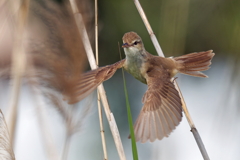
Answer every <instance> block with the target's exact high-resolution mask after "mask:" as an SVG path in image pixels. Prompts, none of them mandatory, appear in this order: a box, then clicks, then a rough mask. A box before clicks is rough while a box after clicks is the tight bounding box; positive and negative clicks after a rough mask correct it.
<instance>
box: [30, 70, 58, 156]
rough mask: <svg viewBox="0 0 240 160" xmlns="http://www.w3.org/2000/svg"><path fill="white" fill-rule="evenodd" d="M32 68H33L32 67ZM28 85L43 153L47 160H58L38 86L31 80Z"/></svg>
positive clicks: (36, 82)
mask: <svg viewBox="0 0 240 160" xmlns="http://www.w3.org/2000/svg"><path fill="white" fill-rule="evenodd" d="M32 68H34V66H32ZM29 80H30V81H29V84H30V87H31V91H32V92H33V95H35V96H34V102H36V107H35V108H36V114H37V119H38V123H39V126H40V130H41V134H42V139H43V141H42V142H43V144H45V147H44V148H45V151H46V152H47V156H48V159H49V160H59V159H60V157H59V154H58V152H57V148H56V145H55V143H54V141H53V137H52V134H51V132H50V126H49V123H48V122H49V120H48V117H47V114H46V109H45V106H46V104H45V103H44V100H43V97H42V96H43V94H42V92H41V91H40V88H41V86H40V84H39V82H38V81H37V80H35V81H34V83H33V81H31V78H29Z"/></svg>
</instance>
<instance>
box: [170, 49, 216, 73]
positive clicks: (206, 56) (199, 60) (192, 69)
mask: <svg viewBox="0 0 240 160" xmlns="http://www.w3.org/2000/svg"><path fill="white" fill-rule="evenodd" d="M214 55H215V53H213V50H209V51H205V52H197V53H190V54H186V55H183V56H179V57H175V58H173V59H174V60H175V61H176V62H177V70H178V72H180V73H182V74H187V75H191V76H196V77H208V76H207V75H205V74H203V73H202V72H200V71H205V70H208V69H209V68H210V67H209V66H210V65H211V60H212V58H213V56H214Z"/></svg>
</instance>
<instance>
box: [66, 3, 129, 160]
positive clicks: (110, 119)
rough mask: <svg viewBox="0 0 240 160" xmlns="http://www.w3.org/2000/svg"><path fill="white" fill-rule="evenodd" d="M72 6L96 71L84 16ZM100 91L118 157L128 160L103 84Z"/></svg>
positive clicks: (85, 46) (92, 66)
mask: <svg viewBox="0 0 240 160" xmlns="http://www.w3.org/2000/svg"><path fill="white" fill-rule="evenodd" d="M70 4H71V7H72V11H73V14H74V18H75V21H76V24H77V27H78V31H79V34H80V37H81V39H82V42H83V45H84V48H85V50H86V53H87V57H88V60H89V63H90V66H91V68H92V69H96V68H97V64H96V60H95V58H94V54H93V50H92V47H91V44H90V41H89V38H88V35H87V31H86V28H85V26H84V22H83V19H82V15H81V14H80V12H79V11H78V8H77V5H76V2H75V0H70ZM98 91H99V94H100V97H101V101H102V104H103V106H104V110H105V113H106V116H107V119H108V122H109V126H110V130H111V132H112V135H113V139H114V142H115V145H116V148H117V151H118V155H119V157H120V159H121V160H126V156H125V153H124V150H123V145H122V142H121V138H120V134H119V131H118V128H117V124H116V121H115V119H114V116H113V114H112V112H111V110H110V107H109V104H108V100H107V96H106V92H105V90H104V87H103V85H102V84H101V85H99V86H98Z"/></svg>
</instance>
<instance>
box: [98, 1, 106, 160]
mask: <svg viewBox="0 0 240 160" xmlns="http://www.w3.org/2000/svg"><path fill="white" fill-rule="evenodd" d="M95 51H96V63H97V65H99V58H98V0H95ZM100 100H101V99H100V94H99V91H97V101H98V115H99V123H100V134H101V138H102V147H103V156H104V160H107V159H108V156H107V145H106V140H105V135H104V127H103V117H102V107H101V101H100Z"/></svg>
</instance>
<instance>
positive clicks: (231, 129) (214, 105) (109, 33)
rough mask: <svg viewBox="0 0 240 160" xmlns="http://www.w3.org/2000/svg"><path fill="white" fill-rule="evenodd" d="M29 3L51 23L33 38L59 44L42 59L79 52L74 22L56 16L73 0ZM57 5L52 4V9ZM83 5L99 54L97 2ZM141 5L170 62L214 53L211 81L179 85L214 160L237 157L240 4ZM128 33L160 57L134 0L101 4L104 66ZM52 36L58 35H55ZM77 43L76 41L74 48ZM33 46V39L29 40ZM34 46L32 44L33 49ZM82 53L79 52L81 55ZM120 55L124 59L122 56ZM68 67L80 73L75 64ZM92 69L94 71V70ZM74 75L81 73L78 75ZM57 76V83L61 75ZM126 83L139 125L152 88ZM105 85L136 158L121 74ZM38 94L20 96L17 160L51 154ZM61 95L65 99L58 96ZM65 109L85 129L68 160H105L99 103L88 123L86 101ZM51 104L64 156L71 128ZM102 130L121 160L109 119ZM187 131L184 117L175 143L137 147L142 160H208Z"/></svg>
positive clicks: (182, 80) (190, 0)
mask: <svg viewBox="0 0 240 160" xmlns="http://www.w3.org/2000/svg"><path fill="white" fill-rule="evenodd" d="M31 2H37V3H36V8H35V9H36V10H34V9H33V10H32V11H38V13H40V14H39V15H41V16H39V17H40V18H42V19H45V18H46V19H47V22H48V23H50V24H51V26H50V27H49V26H47V25H46V21H45V22H42V23H40V24H43V26H44V25H45V26H44V29H45V30H43V29H42V28H38V29H39V30H37V32H36V31H35V32H36V33H35V32H34V34H33V37H34V38H36V37H37V38H39V37H41V36H46V37H45V38H46V39H48V40H52V42H53V44H54V42H58V43H56V44H55V45H56V47H55V48H54V47H53V48H52V47H51V45H52V44H48V42H49V43H50V42H51V41H45V39H43V44H45V46H44V47H42V48H38V47H39V46H38V47H36V50H37V51H39V53H40V55H45V54H46V53H45V50H48V51H49V52H47V53H49V54H50V55H51V54H52V53H55V52H51V51H53V50H54V49H56V48H57V51H56V54H55V55H56V57H57V58H59V55H62V54H66V55H68V54H69V53H70V52H71V51H72V50H77V49H76V48H75V47H73V46H74V45H73V44H75V45H77V44H78V43H77V42H76V41H74V38H73V39H71V37H72V35H76V37H77V36H78V34H77V31H76V30H74V28H72V26H71V25H70V23H68V22H70V19H69V21H68V20H66V19H61V16H59V15H58V16H55V14H57V12H55V9H56V10H58V9H61V5H65V4H66V3H68V1H67V0H52V1H51V3H50V1H48V0H36V1H35V0H31ZM52 2H54V4H53V3H52ZM78 2H79V3H78V4H79V6H80V11H81V12H82V13H86V15H85V16H84V17H85V19H84V20H85V21H86V24H87V30H88V34H89V37H90V39H91V42H92V47H93V48H94V46H95V45H94V21H93V19H94V1H93V0H91V1H88V0H79V1H78ZM85 2H87V3H85ZM140 3H141V5H142V7H143V9H144V11H145V13H146V15H147V18H148V20H149V22H150V24H151V26H152V28H153V31H154V32H155V34H156V36H157V38H158V40H159V43H160V45H161V47H162V50H163V52H164V54H165V56H166V57H170V56H180V55H183V54H186V53H191V52H198V51H205V50H209V49H212V50H213V51H214V52H215V53H216V55H215V57H214V58H213V64H212V66H211V67H212V68H211V69H210V70H209V71H206V72H205V73H206V74H207V75H208V76H209V78H208V79H203V78H202V79H201V78H195V77H190V76H182V75H177V76H178V77H179V79H178V80H177V81H178V82H179V85H180V88H181V90H182V92H183V95H184V98H185V101H186V103H187V105H188V108H189V111H190V113H191V115H192V117H193V120H194V122H195V124H196V126H197V129H198V130H199V132H200V135H201V136H202V139H203V142H204V144H205V146H206V149H207V151H208V152H209V155H210V158H211V159H219V160H226V159H229V160H235V159H236V160H237V159H239V157H240V154H239V147H240V144H239V141H240V137H239V135H240V126H239V121H240V118H239V117H240V116H239V113H240V107H239V104H240V103H239V102H240V99H239V96H240V83H239V81H240V71H239V67H240V65H239V60H240V54H239V51H240V43H239V42H240V10H239V6H240V1H239V0H211V1H200V0H151V1H149V0H141V1H140ZM0 4H1V1H0ZM56 4H57V5H56ZM58 5H59V6H58ZM38 7H40V8H38ZM48 7H49V8H48ZM52 7H53V8H52ZM63 8H64V7H63ZM0 9H1V10H0V13H1V11H3V10H4V9H3V8H1V7H0ZM66 10H67V9H66ZM30 13H31V12H30ZM33 13H34V12H33ZM64 14H65V13H63V15H64ZM32 16H33V17H34V16H35V15H34V14H33V15H32ZM56 17H57V18H56ZM35 18H36V17H35ZM65 18H66V17H65ZM0 22H2V21H0ZM32 23H33V21H30V24H32ZM61 23H64V24H65V25H67V27H66V26H65V25H61ZM37 25H38V23H36V26H37ZM33 26H34V24H33ZM38 27H39V26H38ZM68 27H69V28H68ZM129 31H135V32H137V33H138V34H139V35H140V36H141V37H142V39H143V42H144V44H145V48H146V50H147V51H149V52H150V53H152V54H154V55H156V51H155V49H154V47H153V45H152V42H151V40H150V37H149V35H148V33H147V31H146V28H145V26H144V24H143V22H142V20H141V18H140V16H139V14H138V11H137V9H136V7H135V5H134V2H133V1H130V0H121V1H116V0H101V1H99V58H100V59H99V62H100V66H104V65H108V64H112V63H115V62H117V61H119V59H120V56H119V48H118V42H119V43H120V45H121V44H122V36H123V34H124V33H126V32H129ZM48 33H54V34H53V36H52V35H51V34H48ZM61 33H62V34H61ZM36 35H37V36H36ZM64 35H65V36H64ZM66 35H68V36H66ZM0 36H2V35H0ZM1 38H2V37H0V40H2V41H1V43H0V46H1V44H2V46H7V45H5V44H4V43H3V42H5V41H6V39H4V38H3V39H1ZM34 38H33V39H34ZM37 38H36V39H37ZM36 39H35V40H36ZM41 40H42V39H41ZM73 41H74V42H75V43H72V42H73ZM31 42H35V41H34V40H31ZM41 42H42V41H41ZM30 44H31V43H30ZM33 44H34V43H33ZM62 44H65V46H67V47H66V48H67V49H65V50H64V49H61V48H62V47H63V46H64V45H62ZM40 46H41V45H40ZM77 46H78V45H77ZM31 47H32V46H31V45H30V48H31ZM78 47H80V49H81V51H82V52H81V53H83V52H84V51H83V48H82V46H81V45H79V46H78ZM34 49H35V48H34ZM68 51H69V52H68ZM77 51H78V52H79V50H77ZM0 53H2V52H0ZM41 53H43V54H41ZM71 53H72V52H71ZM1 56H2V55H1ZM81 56H82V55H81ZM42 57H43V58H42V60H43V61H44V60H47V59H49V57H47V56H42ZM60 57H64V56H60ZM122 57H125V56H124V53H123V51H122ZM57 58H56V59H54V60H53V62H52V61H51V62H52V63H53V64H55V63H56V64H60V63H59V60H58V59H57ZM60 60H63V61H64V60H66V62H67V64H72V61H70V60H69V59H64V58H62V59H60ZM72 60H73V61H74V64H78V65H80V64H79V63H81V64H82V63H85V62H82V61H83V60H84V61H86V60H85V59H84V58H81V57H78V56H76V57H73V58H72ZM78 60H79V61H78ZM1 61H4V59H3V58H1V59H0V62H1ZM86 63H87V61H86ZM70 66H71V67H74V66H75V65H70ZM0 67H1V65H0ZM50 68H51V67H50ZM80 68H81V67H80ZM48 69H49V68H48ZM75 69H76V68H75ZM81 69H82V68H81ZM87 70H89V68H88V69H87ZM0 71H1V70H0ZM76 72H78V70H77V71H76ZM74 73H75V72H74ZM55 78H56V79H58V77H55ZM54 80H55V79H54ZM56 81H57V80H56ZM56 81H54V82H56ZM0 82H1V83H0V88H1V92H0V99H1V101H0V106H1V109H3V111H4V110H7V109H6V108H7V106H8V99H9V92H8V91H9V88H10V87H9V83H8V81H7V82H6V81H4V80H2V79H1V81H0ZM126 82H127V87H128V91H129V99H130V104H131V109H132V114H133V119H134V120H135V119H136V118H137V116H138V114H139V111H140V109H141V107H142V103H141V98H142V96H143V94H144V92H145V91H146V88H147V86H146V85H144V84H142V83H141V82H139V81H137V80H135V79H134V78H133V77H132V76H130V75H129V74H127V75H126ZM24 84H26V83H24ZM104 86H105V87H106V92H107V95H108V100H109V103H110V106H111V110H112V112H113V113H114V115H115V119H116V122H117V124H118V127H119V131H120V135H121V138H122V141H123V146H124V149H125V152H126V156H127V159H131V158H132V156H131V148H130V145H131V144H130V141H129V139H127V137H128V135H129V129H128V126H127V125H126V124H127V113H126V107H125V97H124V92H123V82H122V75H121V72H120V71H118V72H117V73H116V75H114V76H113V77H112V78H111V79H110V80H108V81H107V82H104ZM34 96H35V95H34V94H32V92H30V91H29V89H28V87H26V86H24V87H23V89H22V90H21V98H20V99H21V100H20V102H19V107H20V110H19V115H20V118H19V119H20V120H19V122H18V133H17V141H16V146H15V154H16V158H17V159H24V160H27V159H33V158H34V159H37V158H38V159H39V160H42V159H47V158H46V157H47V151H46V148H45V147H44V144H43V143H44V141H43V140H42V137H41V136H42V135H41V127H39V124H38V123H37V118H36V117H37V116H36V115H37V113H36V112H35V110H34V109H35V108H36V107H35V108H34V107H33V106H36V105H37V104H36V102H35V101H34V99H33V98H32V97H34ZM44 96H45V95H44ZM59 97H60V98H59V99H60V100H61V99H62V95H59ZM90 100H92V99H90ZM94 102H95V101H93V103H94ZM64 104H65V106H66V107H65V109H66V111H70V112H71V111H72V113H73V112H74V114H70V117H73V118H78V119H79V121H82V122H81V124H80V125H81V127H79V128H80V129H79V130H80V132H78V134H74V136H73V138H72V139H73V140H72V141H71V145H70V149H69V150H70V151H69V157H68V158H69V159H71V160H73V159H79V157H81V158H82V159H94V160H95V159H102V157H103V153H102V148H101V137H100V134H99V122H98V121H99V120H98V113H97V109H96V108H97V106H96V104H95V103H94V104H93V107H92V112H91V114H89V117H88V118H85V116H82V117H84V119H86V120H85V121H83V120H82V119H81V116H78V113H79V112H80V111H78V110H81V109H84V107H82V106H83V105H82V104H81V103H78V104H76V105H75V106H76V108H74V110H71V109H73V108H71V109H69V108H70V107H72V106H68V105H67V104H66V103H65V102H64ZM83 104H84V103H83ZM53 105H54V104H52V103H50V102H49V100H47V103H46V107H47V108H48V113H47V115H48V116H49V117H48V118H49V119H50V120H49V125H50V126H51V131H52V133H54V134H53V135H54V136H53V140H54V141H55V142H56V144H57V145H56V146H57V147H56V148H57V151H59V153H61V151H62V150H63V144H64V137H65V138H66V135H65V134H66V133H65V127H66V128H67V127H69V126H66V125H65V123H64V120H63V119H62V117H61V112H60V113H59V111H56V109H55V108H54V109H52V108H51V107H52V106H53ZM2 106H5V107H2ZM87 107H88V106H87ZM75 113H76V114H75ZM82 113H84V112H82ZM80 115H81V114H80ZM77 122H78V121H77ZM104 126H105V133H106V139H107V149H108V155H109V159H118V156H117V151H116V149H115V146H114V142H113V139H112V135H111V132H110V130H109V127H108V123H107V121H106V119H105V120H104ZM189 130H190V128H189V125H188V123H187V121H186V119H185V118H183V121H182V122H181V124H180V125H179V126H178V127H177V129H176V130H175V131H174V132H173V133H171V135H170V136H169V138H164V139H163V140H161V141H156V142H154V143H146V144H141V143H137V146H138V150H139V157H140V158H139V159H142V160H145V159H149V160H150V159H152V160H156V159H161V160H166V159H167V160H176V159H177V160H188V159H194V160H200V159H202V156H201V154H200V151H199V150H198V148H197V145H196V142H195V140H194V138H193V136H192V134H191V132H190V131H189ZM226 148H227V149H226ZM59 155H60V154H59Z"/></svg>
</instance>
